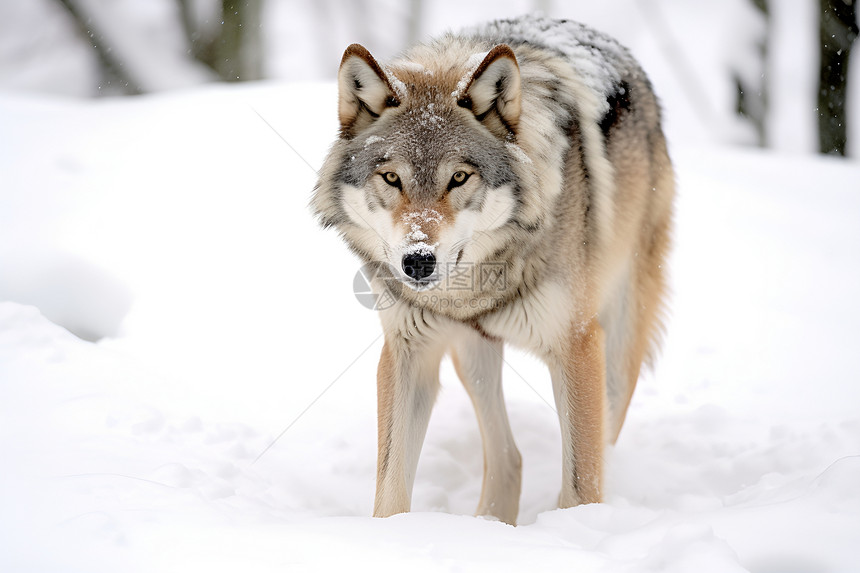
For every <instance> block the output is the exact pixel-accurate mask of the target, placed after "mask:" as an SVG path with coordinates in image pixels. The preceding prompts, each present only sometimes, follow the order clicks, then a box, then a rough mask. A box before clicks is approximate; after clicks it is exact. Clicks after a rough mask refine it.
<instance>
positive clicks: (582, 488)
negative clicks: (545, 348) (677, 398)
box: [550, 320, 606, 507]
mask: <svg viewBox="0 0 860 573" xmlns="http://www.w3.org/2000/svg"><path fill="white" fill-rule="evenodd" d="M605 360H606V359H605V355H604V335H603V330H602V329H601V328H600V325H599V324H598V323H597V320H592V321H591V323H589V324H588V325H587V326H585V327H576V328H574V329H573V332H571V334H570V336H569V339H568V341H567V343H566V344H564V345H562V350H561V352H560V355H558V356H553V357H551V358H550V371H551V374H552V387H553V393H554V394H555V404H556V408H557V409H558V418H559V422H560V424H561V447H562V482H561V495H560V496H559V502H558V503H559V507H573V506H575V505H579V504H581V503H597V502H600V501H601V492H602V486H603V450H604V443H605V442H604V425H605V417H606V413H605V412H606V398H605V394H606V389H605V378H606V368H605Z"/></svg>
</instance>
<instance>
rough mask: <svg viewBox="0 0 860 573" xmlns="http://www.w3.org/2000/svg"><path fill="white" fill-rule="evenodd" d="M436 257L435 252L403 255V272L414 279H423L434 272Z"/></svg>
mask: <svg viewBox="0 0 860 573" xmlns="http://www.w3.org/2000/svg"><path fill="white" fill-rule="evenodd" d="M435 268H436V257H435V256H434V255H433V253H420V252H418V253H409V254H408V255H406V256H404V257H403V272H404V273H406V276H408V277H409V278H411V279H412V280H414V281H422V280H424V279H426V278H427V277H429V276H430V275H432V274H433V270H434V269H435Z"/></svg>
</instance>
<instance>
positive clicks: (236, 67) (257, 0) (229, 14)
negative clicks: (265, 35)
mask: <svg viewBox="0 0 860 573" xmlns="http://www.w3.org/2000/svg"><path fill="white" fill-rule="evenodd" d="M177 2H178V3H179V12H180V15H181V18H182V24H183V28H184V29H185V34H186V36H187V37H188V41H189V43H190V44H191V53H192V55H193V56H194V57H195V58H196V59H197V60H199V61H200V62H203V63H204V64H206V65H207V66H209V67H210V68H212V69H213V70H214V71H215V72H216V73H217V74H218V76H219V77H220V78H221V79H222V80H225V81H228V82H236V81H250V80H258V79H260V78H262V77H263V42H262V34H261V33H260V26H261V22H262V10H263V0H221V2H220V4H221V10H220V12H221V13H220V16H219V19H220V23H219V25H218V26H217V31H216V32H215V33H206V31H205V30H204V28H203V27H202V26H200V23H199V22H197V21H196V18H195V15H194V13H193V4H194V2H193V0H177Z"/></svg>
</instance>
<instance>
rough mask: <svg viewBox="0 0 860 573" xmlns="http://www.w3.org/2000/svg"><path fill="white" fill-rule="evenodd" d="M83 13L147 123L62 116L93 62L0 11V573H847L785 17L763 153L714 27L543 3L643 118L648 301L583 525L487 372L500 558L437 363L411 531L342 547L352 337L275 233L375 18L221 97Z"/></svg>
mask: <svg viewBox="0 0 860 573" xmlns="http://www.w3.org/2000/svg"><path fill="white" fill-rule="evenodd" d="M88 4H90V5H94V6H97V7H99V8H100V9H103V11H102V12H100V13H101V14H102V15H101V17H102V18H105V17H110V18H113V20H109V21H111V22H113V23H114V24H115V26H116V29H117V30H119V31H120V32H123V33H119V34H117V39H116V41H117V42H118V44H117V45H118V46H119V45H120V44H122V46H125V47H124V48H123V49H125V50H127V51H128V53H129V54H136V55H137V56H136V57H140V54H141V53H144V54H145V53H146V52H147V50H143V51H141V49H140V48H142V47H145V48H147V49H148V51H149V52H150V55H149V56H148V57H146V58H140V60H134V62H132V63H130V64H129V65H134V66H135V67H136V69H137V70H138V71H140V72H141V75H142V76H144V77H146V78H149V79H148V80H147V82H148V83H147V87H148V89H149V90H150V91H158V93H155V94H152V95H146V96H140V97H134V98H99V99H84V98H83V96H88V95H92V94H93V93H94V92H96V91H97V90H98V74H97V70H96V65H95V60H94V59H93V55H92V53H91V48H89V47H88V46H87V45H86V44H85V43H80V41H79V40H78V39H77V38H76V36H75V32H74V28H73V27H71V26H70V24H69V22H68V21H67V19H66V18H65V15H64V13H63V12H62V11H61V10H58V9H57V8H56V6H55V5H54V3H52V2H49V1H48V0H28V1H27V2H14V1H13V0H0V301H2V302H0V571H3V572H6V571H9V572H19V571H20V572H30V571H33V572H36V571H38V572H42V571H62V572H67V571H70V572H78V571H80V572H93V571H96V572H97V571H105V572H108V571H110V572H113V571H146V572H149V571H157V572H162V571H222V570H223V571H236V570H242V571H328V570H345V569H358V570H363V569H365V568H367V569H369V568H371V567H372V568H374V569H375V570H381V571H387V570H398V571H399V570H404V569H407V568H408V569H409V570H417V571H423V570H428V571H429V570H433V571H436V570H452V571H473V570H474V571H479V570H487V571H490V570H492V571H525V570H561V569H564V570H575V571H583V572H585V571H612V572H616V571H619V572H643V571H646V572H647V571H676V572H683V573H686V572H710V571H713V572H735V571H752V572H756V573H800V572H851V571H859V570H860V330H858V326H857V325H858V324H860V302H858V299H857V293H858V292H860V163H858V161H857V159H842V160H841V159H834V158H822V157H819V156H815V155H812V154H811V152H812V150H813V149H814V147H815V138H814V127H815V115H814V105H815V104H814V95H815V86H814V82H815V78H816V75H817V72H816V70H815V38H816V34H817V31H816V24H815V3H814V2H811V1H803V0H786V1H780V2H773V3H772V4H774V6H772V9H773V12H774V14H773V17H774V33H773V37H772V44H771V46H770V49H771V52H772V54H773V62H772V66H771V70H770V71H769V74H770V79H771V90H772V93H771V98H772V100H773V101H772V106H773V108H772V110H771V114H772V118H771V119H772V122H771V125H770V128H769V130H770V131H769V139H770V140H771V141H772V143H773V148H772V149H770V150H767V151H763V150H759V149H755V148H752V147H750V146H748V145H746V144H748V143H749V142H750V141H751V140H752V135H751V132H750V131H749V130H748V129H747V128H746V127H745V126H743V125H742V124H741V123H740V122H739V121H737V120H736V119H735V118H734V117H733V115H732V97H733V92H732V90H733V86H732V84H731V83H730V81H729V77H730V76H729V73H728V70H729V69H730V68H732V67H734V68H739V69H742V70H743V72H744V73H745V74H747V75H749V74H755V73H756V71H755V69H749V68H750V66H749V61H750V56H749V55H750V53H751V52H752V50H753V48H752V47H750V46H751V44H750V42H751V38H752V37H753V35H754V33H755V25H754V20H753V19H751V16H750V14H749V9H748V8H746V3H745V2H743V1H742V0H732V1H731V2H725V3H717V2H711V3H702V2H693V1H687V2H680V1H677V2H674V1H673V2H668V1H662V2H655V1H653V0H652V1H650V2H646V1H642V2H634V1H623V0H615V1H611V2H602V3H596V2H584V1H583V2H570V3H569V4H563V3H562V2H555V3H549V6H550V8H551V13H552V14H553V15H555V16H565V17H571V18H576V19H580V20H583V21H586V22H588V23H591V24H593V25H595V26H596V27H598V28H600V29H603V30H605V31H607V32H609V33H611V34H613V35H615V36H617V37H619V38H620V39H621V40H622V41H623V42H624V43H625V44H627V45H628V46H630V47H631V48H632V50H633V52H634V54H635V55H636V56H637V57H638V58H639V59H640V60H641V61H642V62H643V64H644V66H645V68H646V70H647V71H648V72H649V74H650V75H651V77H652V79H653V81H654V84H655V88H656V90H657V92H658V94H659V95H660V96H661V98H662V101H663V103H664V107H665V116H666V127H667V131H668V134H669V137H670V143H671V153H672V156H673V158H674V160H675V163H676V166H677V172H678V187H679V188H678V191H679V193H678V201H677V215H676V232H675V242H676V248H675V251H674V254H673V257H672V264H671V268H672V289H673V292H674V295H673V299H672V305H671V308H672V310H671V319H670V322H669V328H668V331H667V336H666V340H665V345H664V351H663V355H662V358H661V359H660V360H659V362H658V365H657V368H656V370H655V371H654V372H653V373H647V374H646V375H644V376H643V378H642V380H641V381H640V385H639V387H638V389H637V392H636V395H635V397H634V400H633V404H632V407H631V410H630V413H629V416H628V419H627V423H626V426H625V428H624V430H623V431H622V434H621V438H620V440H619V442H618V444H617V445H616V446H615V447H614V448H611V449H610V450H609V451H608V452H607V495H606V503H603V504H599V505H590V506H583V507H578V508H573V509H567V510H555V509H554V503H555V501H556V499H557V495H558V490H559V487H560V482H561V479H560V471H561V469H560V460H559V457H560V456H559V453H560V443H559V442H560V440H559V436H558V427H557V422H556V419H555V414H554V413H553V411H552V409H551V408H550V407H549V406H548V404H547V403H548V402H549V403H551V402H552V392H551V388H550V383H549V378H548V375H547V373H546V372H545V370H544V368H543V367H542V366H541V365H540V364H539V363H538V362H537V361H535V360H534V359H533V358H530V357H528V356H525V355H523V354H521V353H518V352H516V351H510V352H508V354H507V366H506V368H505V373H504V375H505V392H506V398H507V403H508V408H509V412H510V417H511V422H512V425H513V429H514V434H515V437H516V439H517V443H518V445H519V448H520V450H521V451H522V454H523V460H524V482H523V496H522V503H521V511H520V518H519V521H520V525H519V526H518V527H510V526H507V525H503V524H500V523H496V522H492V521H487V520H483V519H476V518H474V517H471V513H472V511H473V510H474V508H475V506H476V504H477V501H478V496H479V490H480V482H481V463H482V456H481V449H480V437H479V434H478V429H477V425H476V423H475V421H474V416H473V414H472V412H471V406H470V404H469V401H468V398H467V397H466V394H465V392H464V391H463V390H462V388H461V387H460V386H459V382H458V381H457V379H456V376H455V374H454V372H453V368H452V367H451V366H450V364H449V363H447V362H446V363H445V364H444V365H443V369H442V385H443V390H442V393H441V395H440V398H439V401H438V403H437V406H436V409H435V411H434V416H433V419H432V421H431V425H430V430H429V432H428V436H427V440H426V443H425V446H424V450H423V453H422V457H421V461H420V465H419V470H418V475H417V479H416V484H415V492H414V498H413V509H414V512H413V513H411V514H406V515H400V516H396V517H393V518H390V519H385V520H377V519H372V518H370V517H368V516H369V515H370V513H371V508H372V503H373V489H374V477H375V460H376V456H375V448H376V425H375V414H376V412H375V410H376V400H375V367H376V360H377V357H378V354H379V351H380V349H381V345H382V341H381V338H380V333H381V330H380V327H379V324H378V320H377V317H376V316H375V314H374V313H373V312H372V311H369V310H367V309H365V308H364V307H362V306H361V305H360V304H359V303H358V302H357V301H356V299H355V297H354V296H353V293H352V281H353V277H354V274H355V272H356V271H357V270H358V263H357V261H356V260H355V259H353V258H352V257H351V256H350V255H349V254H348V253H347V252H346V249H345V248H344V247H343V246H342V245H341V244H340V242H339V240H338V239H337V237H336V236H335V235H334V233H330V232H324V231H322V230H320V229H319V228H317V226H316V224H315V222H314V221H313V220H312V219H311V216H310V214H309V212H308V209H307V202H308V199H309V194H310V190H311V188H312V187H313V184H314V181H315V173H314V168H317V167H318V166H319V165H320V164H321V161H322V159H323V157H324V154H325V151H326V149H327V146H328V145H329V143H330V142H331V140H332V139H333V137H334V136H335V132H336V115H335V97H336V93H335V86H334V83H333V82H332V80H331V78H332V77H333V74H334V73H335V71H336V66H337V63H338V61H339V57H340V51H341V50H342V48H343V47H344V46H345V45H347V44H348V43H350V42H351V41H354V40H359V41H362V42H364V43H365V44H366V45H368V47H370V49H371V50H372V51H374V53H376V54H377V55H379V56H380V57H381V58H385V57H388V56H390V55H392V54H393V53H394V52H396V51H397V49H399V48H400V47H401V46H400V45H398V44H397V41H396V40H392V37H398V38H399V37H400V36H397V35H396V34H393V33H392V30H399V27H401V26H402V25H403V18H402V13H403V8H402V5H401V4H399V3H394V2H389V3H383V4H377V3H369V8H368V14H370V15H371V16H372V17H368V18H365V19H364V21H363V22H364V23H363V28H362V29H360V30H356V29H352V28H351V27H350V26H349V22H350V20H351V19H355V18H358V16H359V15H361V14H358V13H357V12H356V10H357V9H356V8H355V7H354V5H353V4H351V3H343V4H340V3H337V2H322V3H319V4H313V3H310V2H308V3H301V2H288V1H286V0H282V1H276V0H270V1H269V3H268V4H267V8H266V13H265V18H264V32H265V35H264V38H265V41H266V45H267V54H268V56H269V58H268V60H267V64H266V65H267V73H268V75H269V76H270V77H272V78H273V80H270V81H267V82H261V83H258V84H253V85H249V84H245V85H239V86H224V85H217V84H204V83H203V82H205V81H207V80H208V79H209V78H208V76H207V74H206V73H205V72H203V71H201V70H199V69H197V68H194V67H193V66H191V65H190V64H188V62H187V61H186V59H184V57H183V56H182V55H183V53H184V52H183V49H184V48H183V46H182V40H181V37H180V35H179V32H178V30H176V29H173V28H171V26H170V25H168V23H169V22H170V21H172V20H170V19H169V18H165V14H167V12H166V11H167V10H168V2H166V1H156V0H151V1H150V0H114V1H112V2H108V1H106V0H104V1H102V2H101V3H99V2H98V1H97V0H88ZM463 4H464V3H463V2H453V1H447V0H445V1H439V2H429V1H428V2H426V3H425V11H424V19H423V21H422V26H423V27H422V30H423V32H424V33H426V34H433V33H438V32H440V31H442V30H444V29H446V28H457V27H459V26H462V25H470V24H474V23H477V22H479V21H481V20H483V19H487V18H490V17H499V16H510V15H515V14H517V13H521V12H524V11H529V10H531V9H533V5H532V3H527V2H513V1H510V2H476V3H470V4H469V6H468V8H465V7H464V5H463ZM543 4H547V3H546V2H545V3H543ZM170 5H171V6H172V4H170ZM365 15H367V14H365ZM655 15H657V17H655ZM321 22H331V26H325V25H323V24H321ZM750 22H752V24H750ZM135 30H137V31H135ZM141 30H144V32H141ZM667 30H668V32H670V33H669V34H667ZM135 34H137V35H135ZM141 34H142V35H141ZM118 49H119V48H118ZM130 57H131V56H130ZM130 61H131V60H130ZM189 66H191V67H190V68H189ZM679 66H680V67H679ZM854 68H855V71H854V76H855V77H854V80H853V82H854V83H853V84H852V85H851V86H850V89H851V90H852V91H851V92H850V97H851V101H850V102H849V104H850V105H849V113H851V111H852V110H860V90H858V86H857V80H858V78H857V76H860V73H858V72H860V70H856V68H857V61H856V58H855V62H854ZM690 74H692V75H690ZM691 77H692V78H693V83H692V84H691V83H690V78H691ZM693 94H695V95H697V96H701V97H691V96H692V95H693ZM261 116H262V117H263V118H265V121H264V120H263V119H261ZM849 120H850V121H851V124H850V134H851V136H852V137H853V139H854V142H855V144H854V146H853V147H851V148H849V152H850V154H853V156H854V157H855V158H856V157H857V156H858V146H857V144H856V142H857V141H860V137H858V131H860V129H858V121H857V118H853V119H851V118H849ZM266 122H268V123H269V124H270V125H271V127H270V125H267V123H266ZM273 128H274V129H273ZM276 132H277V133H276ZM285 142H286V143H285ZM72 333H75V334H72ZM88 340H97V342H89V341H88ZM276 438H278V439H276ZM260 454H263V455H262V456H260ZM258 457H259V459H258Z"/></svg>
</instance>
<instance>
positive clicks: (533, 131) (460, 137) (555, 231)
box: [312, 17, 674, 523]
mask: <svg viewBox="0 0 860 573" xmlns="http://www.w3.org/2000/svg"><path fill="white" fill-rule="evenodd" d="M338 84H339V104H338V106H339V107H338V114H339V118H340V126H341V129H340V136H339V138H338V139H337V141H336V142H335V143H334V145H333V146H332V149H331V151H330V153H329V155H328V157H327V159H326V161H325V164H324V165H323V168H322V171H321V172H320V179H319V182H318V184H317V187H316V189H315V194H314V197H313V200H312V207H313V209H314V211H315V212H316V214H317V216H318V217H319V218H320V220H321V222H322V224H323V225H324V226H326V227H329V226H331V227H335V228H337V229H338V231H339V232H340V233H341V234H342V236H343V237H344V239H345V240H346V243H347V244H348V245H349V247H350V248H351V249H352V250H353V251H354V252H355V253H356V254H357V255H358V256H359V257H360V258H362V259H363V260H364V261H366V262H368V263H371V262H375V263H380V264H383V265H384V266H386V267H387V268H388V269H390V276H391V277H392V278H389V279H388V280H385V279H384V277H385V275H384V274H382V275H380V276H382V277H383V278H382V279H379V280H377V281H375V288H376V289H378V290H380V291H382V290H384V289H388V291H389V294H391V295H393V296H394V297H395V298H396V302H395V303H394V305H393V306H391V307H390V308H387V309H386V310H383V311H381V313H380V314H381V319H382V326H383V329H384V331H385V345H384V347H383V350H382V357H381V359H380V362H379V372H378V416H379V426H378V431H379V456H378V460H377V482H376V502H375V506H374V515H376V516H388V515H392V514H395V513H400V512H404V511H409V508H410V503H411V494H412V484H413V479H414V476H415V469H416V466H417V463H418V455H419V452H420V450H421V445H422V442H423V440H424V434H425V431H426V429H427V423H428V421H429V417H430V411H431V408H432V406H433V402H434V399H435V396H436V392H437V388H438V385H439V381H438V377H439V363H440V360H441V358H442V357H443V355H444V354H445V353H450V354H451V356H452V358H453V361H454V365H455V367H456V370H457V373H458V375H459V376H460V378H461V380H462V382H463V384H464V385H465V387H466V389H467V390H468V392H469V395H470V396H471V399H472V402H473V404H474V406H475V412H476V414H477V417H478V422H479V426H480V430H481V435H482V438H483V442H484V481H483V489H482V493H481V499H480V502H479V506H478V510H477V512H478V514H481V515H492V516H495V517H497V518H499V519H501V520H503V521H506V522H508V523H514V522H515V521H516V518H517V513H518V508H519V494H520V480H521V478H520V475H521V470H520V466H521V458H520V454H519V452H518V450H517V448H516V445H515V444H514V439H513V436H512V434H511V430H510V426H509V424H508V419H507V414H506V411H505V405H504V399H503V395H502V386H501V370H502V362H503V359H502V352H503V343H504V342H509V343H511V344H514V345H517V346H520V347H523V348H526V349H528V350H529V351H531V352H534V353H535V354H537V355H538V356H540V357H541V358H542V359H543V360H544V361H545V362H546V364H547V365H548V367H549V370H550V373H551V377H552V384H553V391H554V395H555V402H556V406H557V410H558V416H559V421H560V424H561V432H562V450H563V451H562V460H563V463H562V467H563V476H562V491H561V495H560V497H559V505H560V506H561V507H569V506H573V505H577V504H580V503H590V502H598V501H600V500H601V494H602V475H603V473H602V467H603V459H602V458H603V450H604V446H605V444H606V443H607V442H614V440H615V439H616V438H617V436H618V432H619V431H620V429H621V425H622V423H623V422H624V417H625V414H626V411H627V406H628V404H629V401H630V398H631V395H632V394H633V389H634V386H635V385H636V381H637V378H638V376H639V370H640V367H641V365H642V364H643V362H645V361H648V360H649V359H650V358H651V357H653V355H654V352H655V349H656V342H657V338H658V334H659V331H660V314H661V309H662V307H663V299H664V291H665V280H664V267H665V259H666V255H667V250H668V247H669V231H670V225H671V218H672V202H673V195H674V179H673V171H672V165H671V163H670V161H669V157H668V154H667V151H666V143H665V140H664V137H663V133H662V130H661V127H660V111H659V108H658V105H657V101H656V98H655V96H654V94H653V92H652V90H651V86H650V84H649V82H648V80H647V78H646V77H645V74H644V73H643V72H642V70H641V69H640V68H639V66H638V65H637V64H636V62H635V61H634V60H633V59H632V57H631V56H630V55H629V53H628V52H627V51H626V50H625V49H624V48H622V47H621V46H619V45H618V44H617V43H616V42H615V41H614V40H612V39H610V38H608V37H606V36H604V35H602V34H599V33H597V32H594V31H593V30H590V29H588V28H586V27H584V26H582V25H579V24H576V23H573V22H566V21H554V20H548V19H543V18H532V17H528V18H521V19H518V20H509V21H498V22H493V23H491V24H489V25H486V26H484V27H481V28H479V29H475V30H471V31H468V32H466V33H464V34H460V35H446V36H443V37H442V38H440V39H438V40H436V41H433V42H431V43H429V44H426V45H420V46H417V47H415V48H413V49H411V50H409V51H408V52H406V53H405V54H404V55H403V56H402V57H400V58H398V59H396V60H394V61H392V62H390V63H389V64H388V65H386V66H383V65H380V64H379V63H377V62H376V60H374V59H373V57H372V56H371V55H370V53H369V52H368V51H367V50H366V49H365V48H363V47H362V46H359V45H357V44H354V45H352V46H350V47H349V48H347V50H346V52H345V54H344V56H343V60H342V63H341V67H340V72H339V76H338Z"/></svg>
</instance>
